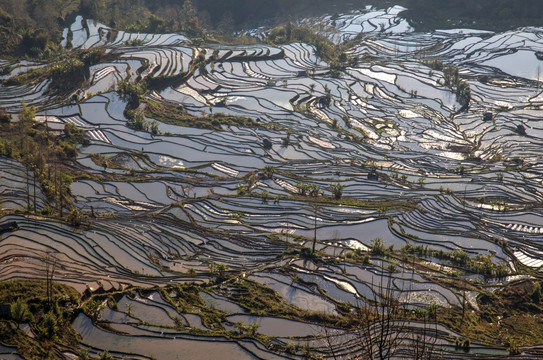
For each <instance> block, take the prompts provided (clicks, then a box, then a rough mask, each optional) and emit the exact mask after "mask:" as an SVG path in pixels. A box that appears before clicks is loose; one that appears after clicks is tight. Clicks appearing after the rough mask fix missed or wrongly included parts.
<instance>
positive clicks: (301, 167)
mask: <svg viewBox="0 0 543 360" xmlns="http://www.w3.org/2000/svg"><path fill="white" fill-rule="evenodd" d="M400 11H401V9H399V8H398V7H393V8H390V9H387V10H376V9H370V8H368V9H365V10H362V11H359V12H356V13H349V14H342V15H340V16H339V17H338V18H336V19H331V18H330V17H326V18H322V19H307V20H304V22H305V23H306V24H312V23H315V22H320V23H325V24H328V28H327V29H328V30H327V31H330V38H331V39H332V40H333V41H335V42H342V41H346V40H351V42H350V43H349V44H351V47H350V48H349V49H348V51H347V53H348V55H349V56H350V57H352V58H356V59H357V60H356V61H353V62H352V63H351V64H349V65H348V66H345V67H344V68H343V69H342V71H341V73H340V75H339V76H337V75H333V74H332V73H331V71H330V64H328V63H326V62H325V61H324V60H323V59H321V58H320V57H319V56H318V54H317V52H316V49H315V47H313V46H311V45H307V44H304V43H300V42H295V43H290V44H283V45H269V44H262V45H251V46H226V45H221V46H219V45H216V44H210V45H206V44H203V45H200V44H199V45H195V44H193V43H192V42H191V41H190V40H189V39H188V38H186V37H184V36H183V35H179V34H132V33H127V32H122V31H115V30H113V29H110V28H108V27H105V26H103V25H101V24H98V23H95V22H93V21H92V20H88V19H83V18H82V17H78V18H77V19H76V21H75V23H74V24H73V25H72V26H71V27H70V28H69V29H66V30H65V32H66V39H65V40H64V43H63V45H64V46H68V44H67V41H70V45H69V47H73V48H78V49H92V48H99V47H105V48H106V49H107V51H108V52H110V53H111V54H114V60H111V61H110V60H108V62H106V63H103V64H98V65H94V66H92V67H91V68H90V69H89V71H90V78H89V81H88V84H87V88H85V89H82V91H78V92H77V93H75V94H72V96H70V98H69V99H65V98H56V97H55V96H53V95H51V92H47V88H48V86H49V80H44V81H42V82H40V83H39V84H29V85H20V86H1V87H0V106H1V107H5V108H6V109H7V111H9V112H11V113H17V112H18V111H19V110H20V109H21V102H22V99H23V98H24V100H25V101H26V104H27V105H29V106H30V105H34V106H36V108H37V115H38V117H37V119H38V120H41V121H42V122H43V124H44V125H45V126H46V127H48V128H49V129H50V130H51V131H60V130H62V129H63V128H64V126H65V124H75V126H76V127H78V128H80V129H83V130H85V133H86V137H87V138H88V140H89V145H88V146H83V147H81V148H80V149H79V150H80V151H79V153H78V155H77V157H76V158H75V160H74V164H73V165H72V166H73V167H74V168H76V169H78V171H79V173H80V176H77V177H75V178H73V179H72V181H70V183H69V192H70V195H71V197H72V199H73V203H72V205H73V208H75V209H77V210H78V211H80V212H81V213H82V214H84V215H85V216H86V219H87V220H88V226H84V227H81V228H77V229H74V228H73V227H72V226H70V225H68V224H66V223H64V222H61V221H58V220H56V219H54V218H52V217H49V216H46V215H28V214H25V213H24V211H23V210H24V209H25V207H27V206H28V205H29V199H30V198H31V197H32V198H33V199H35V200H34V201H33V204H34V206H35V207H37V208H38V209H42V208H45V207H46V206H47V204H48V201H50V200H48V199H47V196H46V195H45V193H44V190H43V189H42V188H41V186H40V184H39V183H38V184H36V183H35V182H34V175H33V173H32V171H31V170H27V169H25V167H24V166H23V165H22V164H21V163H19V162H17V161H15V160H13V159H11V158H8V157H0V206H1V209H3V210H4V211H6V212H7V213H8V215H5V216H3V217H1V218H0V225H2V224H7V223H9V222H16V223H17V225H18V228H17V229H11V231H7V232H5V233H0V280H1V281H7V280H11V279H36V278H43V277H44V271H45V270H44V269H45V264H46V263H47V261H48V260H45V259H51V257H52V258H54V259H55V261H56V262H55V264H57V265H56V266H57V269H56V272H55V281H58V282H62V283H65V284H68V285H71V286H73V287H75V288H76V289H77V290H78V291H79V292H80V293H82V294H86V295H85V296H87V298H89V297H92V296H93V295H92V294H99V293H104V292H106V293H108V292H111V293H117V294H119V293H122V297H120V298H119V299H116V302H115V305H114V306H113V305H112V304H111V303H110V301H108V300H105V301H103V302H100V303H99V304H97V308H98V309H99V311H98V313H97V314H95V316H92V315H89V314H86V313H81V314H79V315H78V316H77V317H76V318H75V321H74V323H73V327H74V328H75V329H76V331H77V332H78V333H79V334H80V335H81V346H82V347H83V348H86V349H89V351H90V352H91V354H95V355H96V354H99V353H100V352H102V351H104V350H108V351H109V352H110V353H111V354H113V355H114V356H116V357H118V358H131V359H132V358H133V359H150V358H156V359H175V358H177V357H176V356H178V355H179V354H183V358H186V359H196V358H201V357H202V355H201V354H203V353H205V354H206V355H205V357H208V358H212V357H222V358H225V359H237V358H243V359H244V358H247V359H279V358H293V359H298V358H302V357H303V356H307V354H313V355H315V356H320V357H323V358H353V357H356V356H361V357H363V356H365V353H364V350H363V348H364V347H366V348H367V347H368V346H369V348H372V346H376V345H374V344H373V345H371V344H370V345H365V344H364V342H363V338H365V337H367V335H368V334H377V333H382V331H383V330H382V328H379V326H378V323H376V324H375V325H374V326H371V327H367V328H356V327H355V326H353V325H352V323H349V321H348V320H347V319H348V318H349V317H350V316H352V315H353V314H359V313H360V311H359V310H360V309H377V310H378V311H376V313H377V314H379V313H381V314H382V313H383V312H385V310H383V308H379V305H378V304H382V303H388V304H389V305H391V303H390V300H395V301H394V304H399V305H400V306H401V308H402V309H404V311H406V312H407V313H410V314H412V315H411V316H409V317H407V318H406V319H404V320H402V321H400V322H395V323H394V324H392V325H391V326H390V328H389V329H387V331H390V334H396V335H394V336H392V338H393V339H394V340H395V341H397V342H396V343H395V344H396V348H397V349H396V350H397V353H396V355H397V357H402V356H405V357H409V356H412V353H411V352H412V351H413V348H414V347H413V346H411V345H412V344H414V343H417V342H418V340H417V339H419V340H420V336H424V338H425V340H426V342H427V343H428V344H431V346H429V347H427V348H425V349H424V351H429V352H430V354H433V355H435V356H438V355H439V356H441V357H442V358H451V359H453V358H457V357H458V356H462V357H468V358H469V357H473V358H475V357H479V358H480V357H483V358H496V357H507V355H508V354H509V352H508V351H507V350H506V349H507V347H506V346H505V344H504V343H505V340H506V339H508V338H509V335H507V334H502V333H501V332H499V331H501V330H496V329H497V328H499V326H500V325H499V321H498V322H497V323H496V322H490V324H489V325H488V326H489V328H490V327H492V329H493V330H491V331H492V332H491V335H488V337H487V338H485V336H484V334H483V333H484V331H482V330H481V329H478V330H477V331H479V333H477V332H475V333H474V332H471V333H469V334H470V335H469V336H466V335H465V334H461V333H460V330H462V329H460V328H458V327H454V325H451V323H440V322H439V321H437V320H435V319H437V318H436V317H435V316H434V320H435V321H433V322H429V321H428V319H429V318H428V317H425V316H427V315H422V316H421V315H420V314H421V313H422V314H428V313H433V314H435V311H438V312H439V311H442V312H443V313H445V312H449V311H450V312H453V311H457V312H458V313H460V311H462V314H463V315H462V320H464V312H465V311H468V312H470V313H474V312H475V311H478V310H479V309H480V308H481V307H483V306H485V304H488V301H489V300H488V299H489V298H490V297H492V294H494V293H496V292H499V291H500V290H501V289H502V288H504V287H505V286H507V285H510V284H513V283H515V281H518V279H519V276H520V278H521V279H524V280H526V279H535V278H537V277H538V276H539V274H540V273H539V272H540V269H541V266H543V208H542V207H541V201H542V200H543V199H542V197H543V185H542V180H541V173H542V171H543V160H542V159H543V157H542V154H543V153H542V149H543V142H542V140H541V139H542V134H543V121H542V120H541V119H542V115H543V109H542V105H543V94H542V91H543V90H542V88H541V84H540V79H539V76H540V66H541V62H542V60H540V57H541V53H540V52H541V51H542V48H543V39H542V37H543V29H541V28H533V27H530V28H521V29H516V30H511V31H508V32H505V33H499V34H498V33H492V32H483V31H476V30H469V29H461V30H457V31H450V30H448V31H434V32H432V33H417V32H414V31H413V29H412V28H411V27H410V26H409V24H407V22H406V21H405V20H403V19H401V18H400V17H399V16H398V14H399V12H400ZM68 33H69V34H70V36H68V35H67V34H68ZM359 33H362V34H363V36H358V37H357V35H358V34H359ZM108 34H109V35H108ZM263 34H265V31H264V32H263ZM255 35H258V34H255ZM262 36H263V35H262ZM68 39H69V40H68ZM134 39H137V40H139V41H140V42H141V43H143V45H137V46H132V45H130V44H131V43H133V42H131V41H132V40H134ZM197 62H199V65H198V66H195V64H196V63H197ZM10 65H11V66H12V67H13V70H12V72H11V73H10V74H8V75H6V76H7V77H10V76H15V75H17V74H19V73H21V72H25V71H29V70H31V69H33V68H36V67H40V66H42V64H38V63H29V62H21V63H17V64H10ZM449 66H451V67H456V68H455V69H456V75H454V76H456V80H455V81H456V82H455V83H454V84H452V83H451V79H450V71H451V70H450V69H451V68H449ZM146 79H147V80H148V81H149V82H148V83H149V84H151V85H150V88H149V89H148V90H149V91H147V92H146V93H145V94H144V95H143V97H142V100H141V104H142V107H143V108H144V109H145V108H147V109H149V108H151V107H152V106H162V107H163V108H167V109H171V108H172V107H182V108H183V111H185V112H186V113H187V114H190V115H191V116H195V117H197V116H209V117H210V118H211V116H212V115H213V114H218V113H222V114H224V115H225V116H233V117H247V118H251V119H254V121H255V122H254V123H251V124H249V125H247V126H244V125H241V124H232V123H219V124H213V125H212V126H209V127H207V128H206V127H205V126H196V123H195V124H187V123H175V122H172V121H168V119H165V118H164V117H161V116H157V115H161V114H157V113H153V112H152V111H146V110H143V112H142V117H143V119H144V121H148V122H149V123H152V122H154V124H156V125H155V126H156V128H155V129H154V130H153V131H150V128H147V129H144V128H143V129H137V130H136V129H134V128H131V127H128V126H127V122H129V119H128V118H127V113H126V112H125V109H126V108H127V106H129V100H128V99H127V98H126V96H122V94H120V93H119V92H118V91H116V89H117V88H118V85H119V83H121V82H124V81H128V82H131V83H134V82H139V81H144V80H146ZM152 84H159V85H157V86H155V87H153V85H152ZM459 88H463V89H466V88H467V89H469V98H468V100H467V101H466V98H465V97H462V95H459V94H460V91H459ZM156 104H158V105H156ZM246 124H248V123H246ZM82 173H84V175H81V174H82ZM55 206H56V204H55ZM61 207H62V205H61ZM66 210H68V209H66ZM519 274H520V275H519ZM187 284H192V285H190V286H195V287H199V288H198V291H196V290H195V291H196V293H195V295H194V297H193V300H194V303H193V304H192V305H190V306H189V305H187V304H185V303H183V302H181V301H180V298H181V297H182V296H183V294H182V293H179V294H174V293H167V291H166V290H164V289H168V290H169V291H174V290H172V289H176V288H175V286H178V285H179V286H187ZM153 287H154V289H155V290H154V292H150V291H149V290H142V289H149V288H153ZM157 288H158V289H163V291H160V292H159V291H158V290H156V289H157ZM127 289H128V292H126V293H123V292H124V291H126V290H127ZM248 289H249V290H248ZM254 289H260V290H262V289H266V290H262V291H269V292H271V293H273V294H274V296H277V299H279V298H280V299H282V300H281V304H282V306H283V307H282V309H283V310H282V311H283V313H281V312H279V311H277V312H273V311H272V310H273V309H267V310H269V313H267V312H266V309H258V311H257V310H255V308H252V307H251V306H250V305H249V304H248V303H246V302H245V300H246V297H247V296H246V293H247V292H250V291H254ZM173 295H175V296H173ZM185 295H186V294H185ZM255 296H258V295H255ZM242 300H243V301H242ZM485 301H487V303H485ZM195 304H197V305H195ZM285 309H290V310H292V309H294V310H295V311H299V312H300V313H302V314H304V315H303V316H295V315H293V313H292V312H289V311H290V310H289V311H287V310H285ZM406 309H407V310H406ZM436 309H438V310H436ZM451 309H452V310H451ZM454 309H456V310H454ZM459 309H462V310H459ZM386 311H389V309H388V310H386ZM210 314H213V316H215V318H213V319H214V320H213V321H212V320H210V318H211V315H210ZM413 314H414V315H413ZM417 316H418V317H417ZM217 319H218V320H217ZM323 319H324V320H323ZM330 319H334V322H335V324H332V323H333V322H332V321H331V320H330ZM311 320H314V321H311ZM333 325H335V326H333ZM343 325H344V326H343ZM494 330H496V331H494ZM504 331H506V330H504ZM507 331H511V330H510V329H509V330H507ZM498 332H499V334H500V335H499V336H498V335H496V334H497V333H498ZM421 334H422V335H421ZM417 336H418V337H417ZM491 336H493V337H492V338H491ZM511 336H512V335H511ZM465 338H469V340H470V341H471V346H469V345H468V347H462V346H458V340H462V341H465ZM468 344H469V341H468ZM374 350H375V349H374ZM521 350H522V351H524V352H525V354H527V355H526V356H529V357H530V356H531V358H535V357H537V356H538V354H540V350H538V349H537V348H536V347H529V346H525V347H521ZM0 356H2V357H6V358H10V359H11V358H13V359H17V358H19V357H18V355H17V354H16V353H15V352H12V351H11V349H10V348H8V347H4V346H0ZM405 357H404V358H405Z"/></svg>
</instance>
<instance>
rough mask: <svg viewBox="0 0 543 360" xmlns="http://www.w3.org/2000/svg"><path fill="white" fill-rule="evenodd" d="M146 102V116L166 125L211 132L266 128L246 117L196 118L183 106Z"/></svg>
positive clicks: (218, 115)
mask: <svg viewBox="0 0 543 360" xmlns="http://www.w3.org/2000/svg"><path fill="white" fill-rule="evenodd" d="M145 102H146V104H147V108H146V110H145V115H146V116H147V117H149V118H153V119H156V120H159V121H161V122H163V123H165V124H171V125H178V126H186V127H195V128H199V129H209V130H222V125H227V126H237V127H244V128H264V127H265V126H264V125H263V124H261V123H259V122H258V121H257V120H255V119H252V118H249V117H246V116H236V115H226V114H223V113H215V114H208V115H206V114H202V115H201V116H194V115H191V114H189V113H188V112H187V111H186V110H185V109H184V108H183V107H182V106H181V105H175V104H170V103H162V102H157V101H154V100H150V99H146V100H145Z"/></svg>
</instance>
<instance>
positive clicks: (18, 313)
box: [11, 298, 31, 327]
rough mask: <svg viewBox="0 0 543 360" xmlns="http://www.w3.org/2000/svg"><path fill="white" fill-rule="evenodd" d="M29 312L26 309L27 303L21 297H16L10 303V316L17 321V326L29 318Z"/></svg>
mask: <svg viewBox="0 0 543 360" xmlns="http://www.w3.org/2000/svg"><path fill="white" fill-rule="evenodd" d="M30 315H31V314H30V312H29V311H28V305H27V303H26V302H24V301H23V299H22V298H18V299H17V301H15V302H14V303H12V304H11V318H12V319H13V320H15V322H16V323H17V327H19V325H20V324H21V323H22V322H25V321H27V320H28V319H29V318H30Z"/></svg>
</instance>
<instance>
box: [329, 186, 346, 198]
mask: <svg viewBox="0 0 543 360" xmlns="http://www.w3.org/2000/svg"><path fill="white" fill-rule="evenodd" d="M330 191H331V192H332V194H333V195H334V198H335V199H336V200H339V199H341V196H342V195H343V185H342V184H340V183H335V184H330Z"/></svg>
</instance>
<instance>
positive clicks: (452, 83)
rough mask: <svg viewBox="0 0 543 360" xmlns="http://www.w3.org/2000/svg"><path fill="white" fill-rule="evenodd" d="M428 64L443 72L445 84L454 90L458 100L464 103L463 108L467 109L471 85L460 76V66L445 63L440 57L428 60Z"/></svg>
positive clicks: (461, 103)
mask: <svg viewBox="0 0 543 360" xmlns="http://www.w3.org/2000/svg"><path fill="white" fill-rule="evenodd" d="M426 65H427V66H428V67H430V68H432V69H434V70H439V71H442V72H443V85H445V86H447V87H448V88H450V89H451V90H452V91H454V93H455V95H456V101H458V103H459V104H460V105H462V108H463V109H466V108H467V107H468V106H469V103H470V101H471V87H470V86H469V83H468V82H467V81H466V80H463V79H462V78H461V77H460V74H459V72H460V68H459V67H458V66H454V65H445V64H444V63H443V61H441V60H439V59H434V60H431V61H426Z"/></svg>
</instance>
